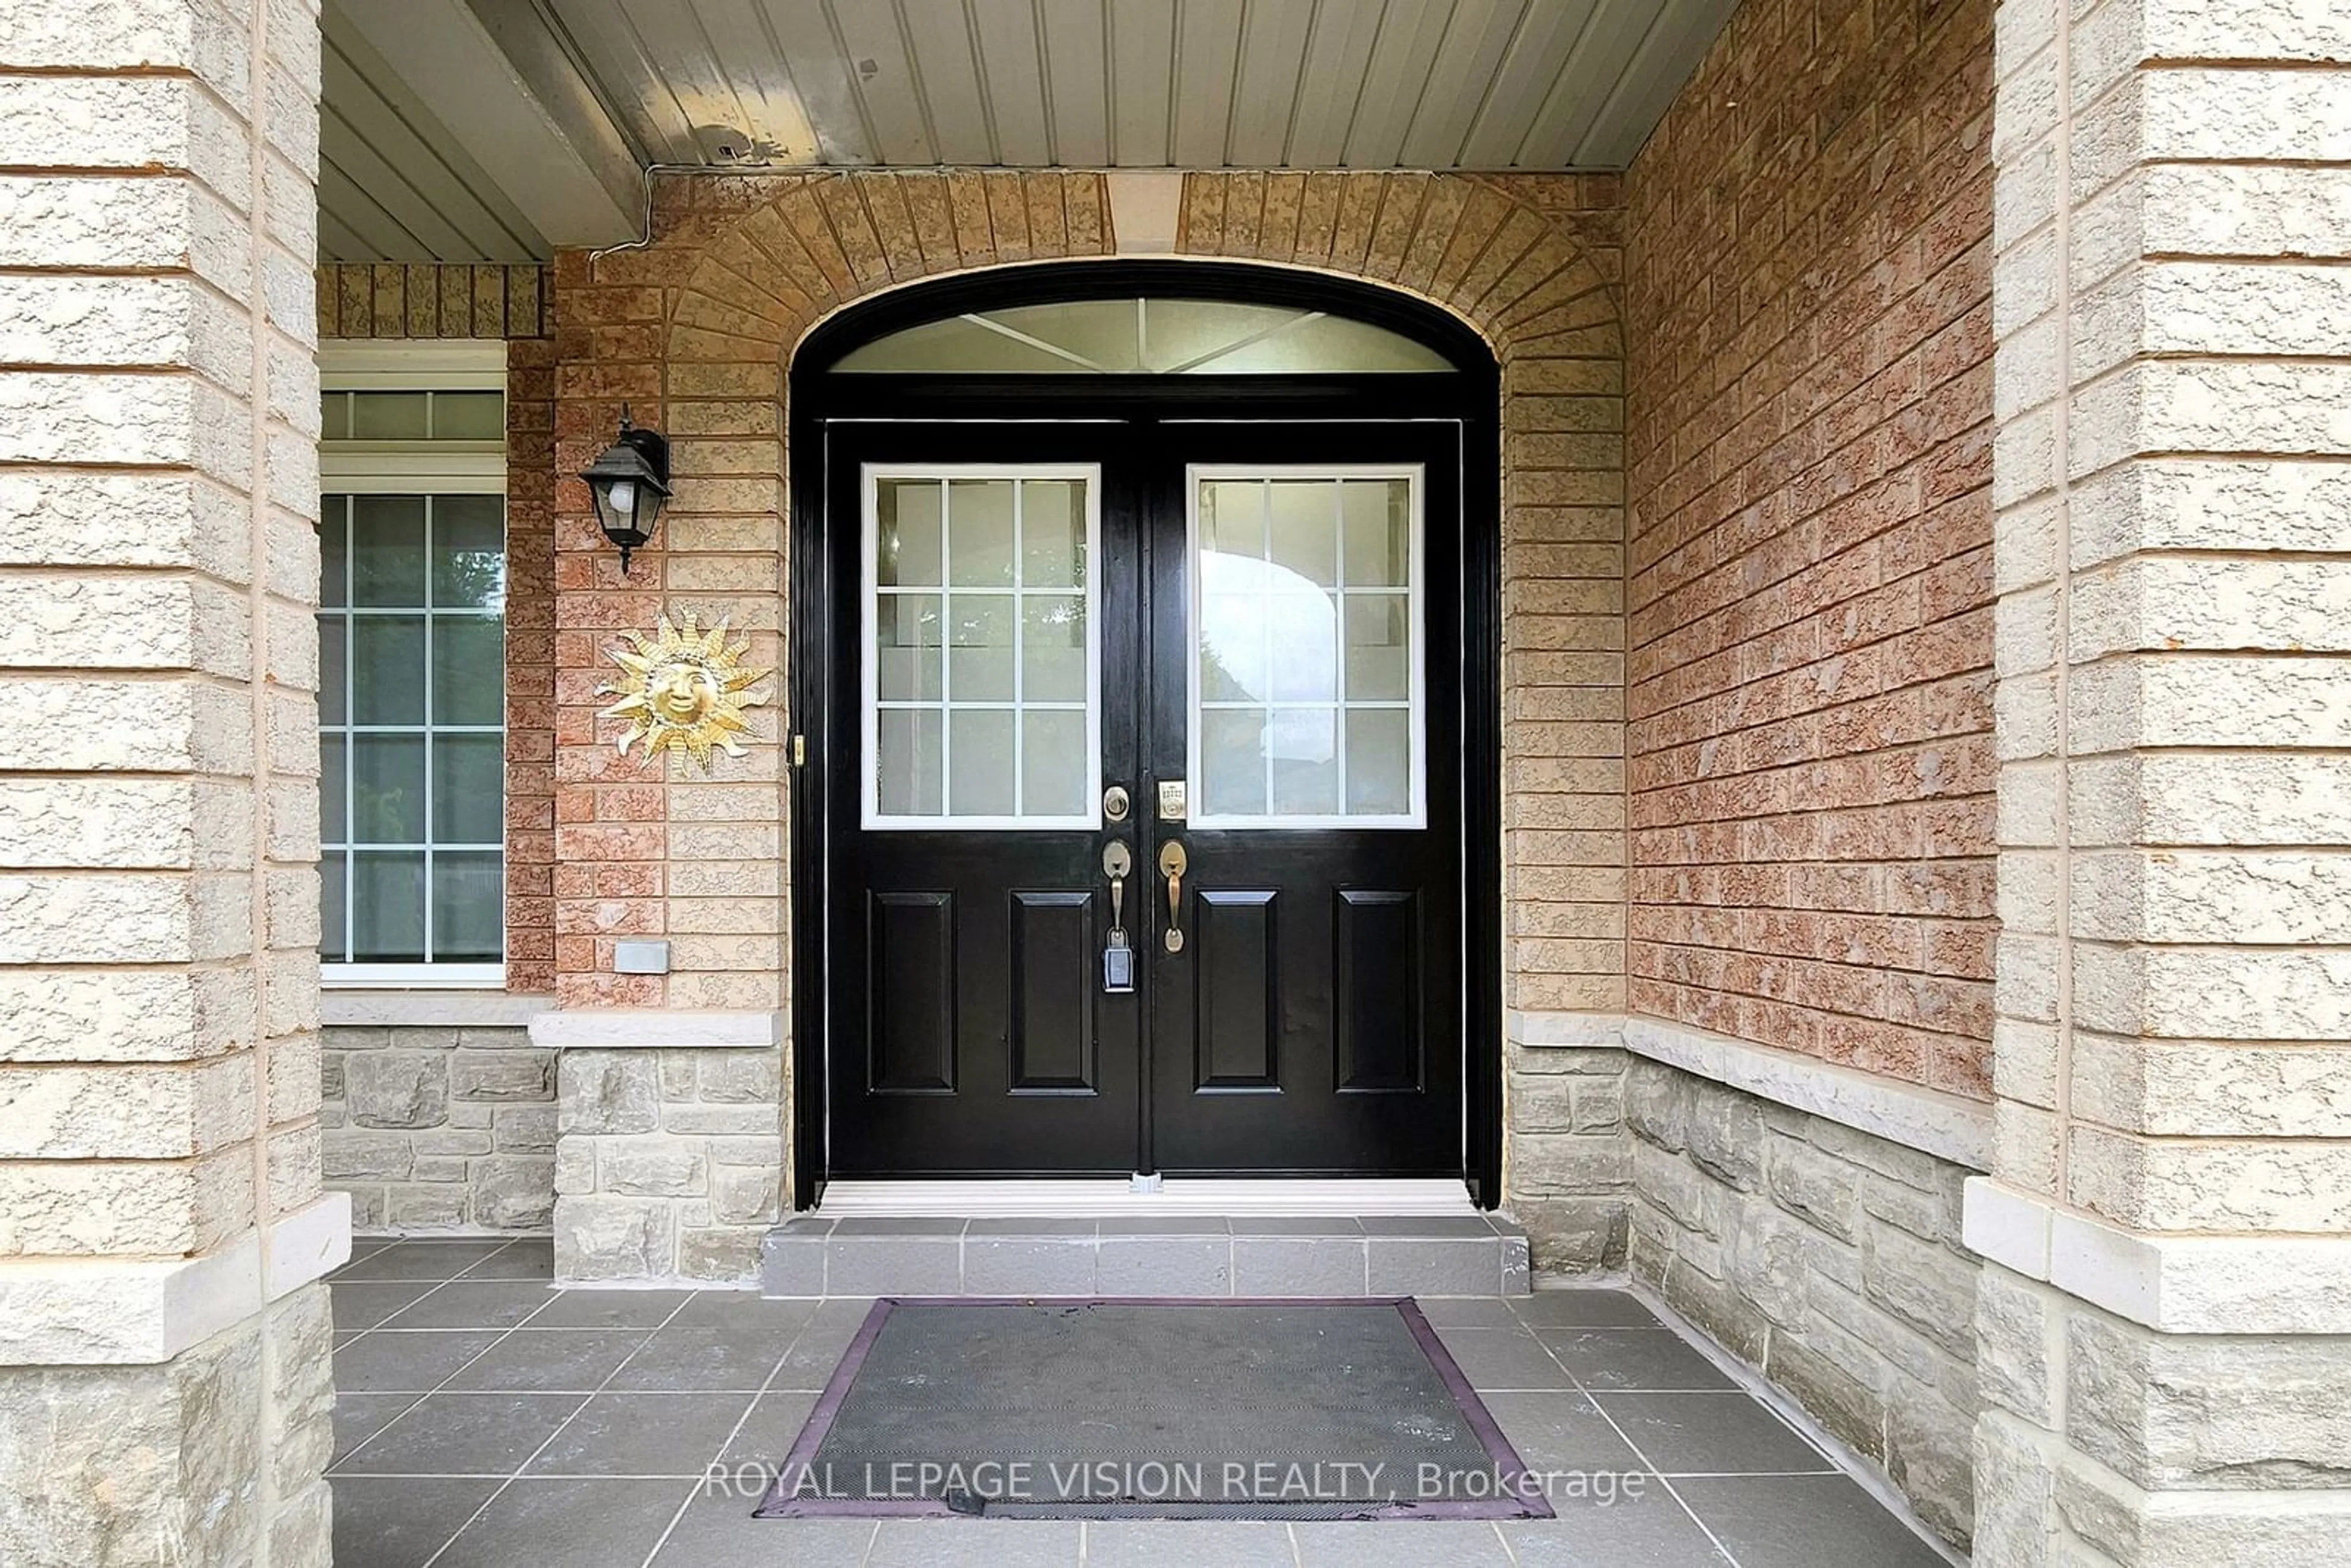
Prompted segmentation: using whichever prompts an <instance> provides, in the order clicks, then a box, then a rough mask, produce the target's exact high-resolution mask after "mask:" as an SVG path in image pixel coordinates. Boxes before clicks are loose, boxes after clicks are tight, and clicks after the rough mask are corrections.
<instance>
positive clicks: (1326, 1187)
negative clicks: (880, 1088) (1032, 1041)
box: [817, 1176, 1479, 1219]
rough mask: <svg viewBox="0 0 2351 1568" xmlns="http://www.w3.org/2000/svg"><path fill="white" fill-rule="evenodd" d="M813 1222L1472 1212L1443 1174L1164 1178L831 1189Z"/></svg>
mask: <svg viewBox="0 0 2351 1568" xmlns="http://www.w3.org/2000/svg"><path fill="white" fill-rule="evenodd" d="M817 1212H818V1213H820V1214H826V1215H833V1216H841V1215H852V1214H855V1215H961V1216H964V1217H966V1218H976V1219H977V1218H996V1217H999V1216H1011V1217H1024V1216H1052V1217H1057V1218H1071V1219H1084V1218H1113V1219H1114V1218H1123V1217H1134V1216H1140V1215H1163V1216H1175V1215H1198V1216H1202V1217H1215V1216H1232V1215H1259V1214H1343V1215H1353V1216H1357V1217H1361V1216H1363V1215H1367V1214H1476V1213H1478V1212H1479V1209H1478V1207H1477V1206H1476V1205H1474V1204H1472V1203H1471V1202H1470V1201H1469V1189H1468V1186H1465V1185H1463V1183H1462V1182H1461V1181H1460V1180H1459V1179H1458V1178H1456V1177H1451V1176H1435V1177H1429V1178H1426V1179H1409V1180H1395V1181H1383V1180H1379V1179H1376V1178H1344V1177H1342V1178H1332V1179H1327V1180H1325V1179H1319V1178H1311V1177H1277V1178H1272V1179H1269V1180H1264V1181H1249V1180H1235V1179H1211V1178H1206V1177H1201V1176H1169V1177H1167V1178H1166V1179H1165V1181H1164V1182H1163V1183H1162V1184H1161V1186H1160V1188H1159V1190H1158V1191H1156V1192H1148V1191H1137V1190H1135V1184H1134V1183H1133V1182H1132V1181H1130V1180H1129V1179H1128V1178H1127V1177H1124V1176H1107V1177H1100V1178H1089V1179H1084V1180H1076V1181H1050V1180H1049V1181H831V1182H828V1183H826V1184H825V1188H824V1197H823V1198H822V1200H821V1201H820V1202H819V1204H818V1205H817Z"/></svg>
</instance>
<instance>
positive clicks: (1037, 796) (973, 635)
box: [860, 464, 1102, 831]
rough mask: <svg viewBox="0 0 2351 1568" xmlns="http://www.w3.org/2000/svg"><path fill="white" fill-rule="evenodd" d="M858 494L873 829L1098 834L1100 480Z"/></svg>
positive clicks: (890, 473)
mask: <svg viewBox="0 0 2351 1568" xmlns="http://www.w3.org/2000/svg"><path fill="white" fill-rule="evenodd" d="M1101 477H1102V471H1101V469H1100V468H1099V467H1097V466H1095V465H1091V464H1060V465H1054V464H944V465H940V464H934V465H876V464H867V465H864V466H863V469H862V496H863V501H862V512H863V526H862V528H861V530H860V531H861V533H862V536H863V549H862V556H863V563H862V577H861V593H860V598H861V599H862V603H863V614H862V627H861V629H860V646H861V648H862V658H861V661H860V663H861V664H862V676H861V678H862V714H863V719H864V736H863V760H864V772H863V777H864V779H865V787H864V789H862V791H861V794H862V801H863V805H862V823H863V825H864V826H865V827H867V828H875V829H883V830H890V829H899V830H914V829H936V828H947V827H952V828H957V829H1000V830H1006V831H1038V830H1044V829H1071V828H1077V829H1092V828H1096V827H1099V826H1100V825H1101V820H1102V720H1101V710H1102V700H1101V699H1102V658H1101V644H1102V634H1101V626H1100V621H1101V616H1100V614H1099V604H1098V595H1097V590H1096V583H1095V579H1096V576H1097V573H1096V572H1095V570H1094V562H1095V560H1096V559H1097V549H1098V546H1099V544H1100V540H1101V534H1102V483H1101Z"/></svg>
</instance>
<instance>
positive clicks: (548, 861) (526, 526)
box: [507, 338, 555, 992]
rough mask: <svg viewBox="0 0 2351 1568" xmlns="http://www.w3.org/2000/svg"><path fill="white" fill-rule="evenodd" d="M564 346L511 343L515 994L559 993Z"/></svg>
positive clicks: (510, 969) (510, 802) (511, 964)
mask: <svg viewBox="0 0 2351 1568" xmlns="http://www.w3.org/2000/svg"><path fill="white" fill-rule="evenodd" d="M554 879H555V340H553V339H551V338H516V339H512V340H509V341H508V342H507V989H508V990H510V991H529V992H548V991H552V990H554V989H555V880H554Z"/></svg>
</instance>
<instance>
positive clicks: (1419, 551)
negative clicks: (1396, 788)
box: [1185, 463, 1428, 830]
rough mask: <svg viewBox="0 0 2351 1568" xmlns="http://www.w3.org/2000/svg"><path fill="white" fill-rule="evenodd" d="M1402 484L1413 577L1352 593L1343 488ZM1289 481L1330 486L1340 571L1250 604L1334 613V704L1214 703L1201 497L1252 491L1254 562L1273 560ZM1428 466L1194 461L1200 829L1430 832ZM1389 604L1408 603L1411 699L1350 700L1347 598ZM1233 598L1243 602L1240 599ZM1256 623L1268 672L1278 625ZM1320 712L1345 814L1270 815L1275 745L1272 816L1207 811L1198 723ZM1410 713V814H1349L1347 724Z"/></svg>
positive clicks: (1194, 777)
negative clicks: (1353, 716)
mask: <svg viewBox="0 0 2351 1568" xmlns="http://www.w3.org/2000/svg"><path fill="white" fill-rule="evenodd" d="M1398 479H1401V480H1403V481H1405V486H1406V497H1407V507H1406V515H1405V528H1406V540H1407V548H1406V552H1405V573H1406V580H1405V585H1404V586H1403V587H1402V588H1398V587H1396V586H1395V585H1393V584H1383V585H1364V586H1360V587H1358V586H1354V585H1352V584H1350V583H1349V582H1348V580H1347V566H1346V549H1347V541H1346V522H1345V492H1344V490H1343V489H1342V488H1340V487H1339V486H1342V485H1343V484H1344V483H1346V482H1347V481H1351V480H1359V481H1366V482H1380V481H1391V482H1392V481H1395V480H1398ZM1284 480H1309V481H1313V480H1322V481H1331V482H1332V506H1333V507H1337V508H1338V509H1339V510H1338V517H1337V519H1336V525H1335V527H1334V528H1333V530H1332V532H1333V540H1332V548H1333V551H1334V570H1333V572H1332V582H1331V584H1330V585H1329V587H1328V588H1327V589H1322V588H1318V591H1317V592H1316V593H1314V594H1308V593H1304V592H1284V591H1272V590H1265V589H1260V590H1258V591H1255V592H1254V593H1253V594H1251V595H1250V597H1253V598H1255V599H1256V600H1257V601H1259V603H1260V604H1261V605H1270V604H1271V603H1273V602H1275V601H1278V600H1281V599H1296V600H1301V601H1305V600H1310V599H1315V598H1320V599H1322V600H1323V601H1326V602H1328V603H1329V604H1330V605H1331V607H1332V627H1333V633H1334V671H1333V678H1334V688H1333V689H1334V693H1335V700H1332V701H1329V702H1322V701H1303V700H1282V701H1275V700H1272V699H1268V700H1265V701H1245V700H1240V699H1231V698H1224V699H1211V698H1205V697H1203V696H1202V695H1201V686H1202V681H1201V664H1202V660H1203V655H1204V653H1205V652H1206V650H1207V638H1206V635H1205V625H1204V609H1205V605H1204V601H1205V598H1206V591H1205V587H1204V584H1203V582H1202V580H1201V573H1202V563H1203V559H1204V558H1205V557H1206V555H1207V553H1208V552H1207V550H1206V549H1204V548H1203V543H1202V538H1201V533H1202V529H1201V516H1200V514H1201V506H1200V500H1201V495H1202V492H1203V490H1204V489H1205V487H1206V486H1207V485H1209V484H1211V483H1217V482H1233V481H1238V482H1242V483H1246V484H1249V485H1251V486H1253V487H1254V488H1255V489H1256V490H1257V492H1258V495H1259V508H1260V509H1259V514H1258V521H1259V541H1260V550H1261V553H1260V554H1259V556H1257V557H1256V558H1254V559H1259V560H1262V561H1265V562H1266V563H1267V564H1269V565H1270V564H1272V563H1273V533H1272V505H1273V486H1275V485H1276V484H1278V483H1280V482H1282V481H1284ZM1425 508H1426V468H1425V466H1424V465H1420V464H1397V465H1380V464H1363V465H1347V464H1340V465H1280V464H1265V465H1238V464H1197V463H1196V464H1192V465H1188V466H1187V468H1186V486H1185V513H1186V569H1185V576H1186V617H1187V619H1186V630H1187V634H1188V638H1189V644H1190V645H1189V646H1188V647H1187V649H1186V664H1185V685H1186V695H1187V698H1188V703H1189V707H1190V710H1191V716H1190V720H1189V722H1188V723H1187V725H1186V738H1185V747H1186V758H1185V771H1186V777H1187V778H1189V779H1191V781H1192V784H1193V788H1194V790H1195V793H1196V796H1197V800H1196V803H1195V810H1194V811H1193V813H1192V817H1191V823H1192V826H1193V827H1195V828H1198V829H1213V830H1226V829H1259V830H1279V829H1285V828H1287V829H1307V828H1364V829H1413V828H1423V827H1426V825H1427V816H1428V802H1427V774H1428V757H1427V719H1426V685H1425V682H1426V667H1427V653H1426V635H1425V630H1424V622H1425V615H1424V603H1425V600H1424V595H1425V592H1426V546H1425V533H1426V528H1425ZM1374 596H1377V597H1383V598H1386V599H1391V600H1393V599H1395V598H1398V597H1403V598H1404V599H1405V601H1406V603H1407V606H1408V609H1407V613H1406V618H1405V635H1406V638H1407V639H1408V647H1407V652H1408V657H1407V660H1406V664H1405V677H1406V686H1405V691H1406V695H1405V697H1403V698H1401V699H1397V698H1366V699H1355V700H1351V699H1349V697H1348V695H1347V679H1348V677H1347V644H1346V601H1347V600H1348V599H1349V598H1367V597H1374ZM1232 597H1238V595H1234V596H1232ZM1273 629H1274V618H1273V617H1272V616H1271V615H1270V614H1260V616H1259V632H1260V636H1261V639H1262V645H1261V648H1260V653H1259V656H1260V658H1261V659H1262V661H1263V667H1264V668H1265V669H1267V670H1268V671H1270V670H1271V669H1272V668H1273V654H1272V642H1273ZM1285 711H1289V712H1319V713H1327V714H1330V715H1331V716H1332V752H1333V758H1334V762H1335V767H1334V774H1335V781H1334V785H1333V793H1334V796H1335V799H1336V800H1337V803H1338V806H1339V810H1337V811H1335V812H1329V813H1311V814H1310V813H1300V814H1296V815H1290V814H1284V813H1277V812H1275V811H1274V810H1273V809H1272V808H1273V803H1274V800H1275V798H1276V796H1275V789H1274V772H1275V769H1274V757H1273V753H1272V751H1271V749H1270V747H1269V748H1268V750H1267V752H1266V755H1265V758H1264V776H1263V782H1264V788H1265V796H1264V799H1265V804H1266V810H1264V811H1262V812H1255V813H1242V812H1215V811H1210V810H1203V809H1201V808H1205V807H1206V806H1207V805H1208V804H1209V795H1208V790H1207V774H1206V771H1205V757H1206V748H1205V746H1204V733H1203V730H1204V727H1203V725H1202V722H1201V716H1202V715H1204V714H1207V713H1215V712H1248V713H1262V714H1265V715H1266V716H1267V717H1268V720H1269V724H1268V727H1269V728H1270V721H1271V718H1272V716H1274V715H1276V714H1278V713H1281V712H1285ZM1356 711H1361V712H1398V711H1401V712H1404V713H1405V714H1406V715H1407V718H1406V720H1405V737H1406V742H1407V745H1408V747H1409V748H1410V749H1409V752H1408V755H1407V757H1406V759H1405V790H1406V800H1407V802H1408V810H1405V811H1403V812H1381V813H1368V812H1367V813H1363V814H1350V813H1349V812H1348V811H1347V810H1346V805H1347V735H1348V731H1347V723H1346V716H1347V715H1348V714H1349V713H1350V712H1356Z"/></svg>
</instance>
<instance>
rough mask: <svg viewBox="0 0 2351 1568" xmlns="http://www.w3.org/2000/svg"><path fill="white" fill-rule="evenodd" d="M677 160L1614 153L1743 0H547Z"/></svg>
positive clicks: (633, 117)
mask: <svg viewBox="0 0 2351 1568" xmlns="http://www.w3.org/2000/svg"><path fill="white" fill-rule="evenodd" d="M542 4H543V5H544V7H545V9H546V10H547V12H549V14H550V15H551V16H552V17H553V18H554V20H555V21H556V22H558V23H559V25H560V26H562V27H563V28H564V29H565V30H566V31H567V32H568V33H569V35H570V37H571V39H572V41H573V42H574V43H575V44H576V45H577V47H578V48H579V50H580V57H581V58H582V59H583V61H584V62H585V63H586V65H587V66H588V68H589V69H590V72H591V73H592V74H593V75H594V77H595V78H596V80H597V82H598V83H599V85H600V86H601V88H602V89H604V93H605V95H606V98H607V100H608V101H609V102H610V103H611V106H612V107H613V109H614V110H615V111H616V112H617V113H618V114H619V115H620V116H621V118H622V120H623V121H624V122H625V127H626V130H627V131H628V133H629V135H630V136H631V137H632V139H633V140H634V141H637V142H638V143H639V144H640V145H641V146H642V147H643V150H644V151H645V152H648V153H649V154H651V155H652V157H653V159H654V160H655V161H656V162H664V163H709V162H728V161H729V160H728V159H727V158H726V156H725V154H724V153H723V152H720V151H719V149H720V148H721V147H722V146H726V145H734V146H743V145H745V144H746V143H747V150H748V151H749V152H750V153H751V161H753V162H782V163H828V164H901V165H919V164H937V163H949V164H1001V165H1013V166H1020V167H1040V166H1051V165H1057V164H1058V165H1063V166H1069V167H1080V168H1087V167H1099V166H1104V165H1123V166H1128V167H1160V166H1174V167H1182V168H1213V167H1218V166H1232V167H1240V168H1272V167H1289V168H1329V167H1333V166H1341V165H1344V166H1348V167H1358V168H1389V167H1398V166H1401V167H1410V168H1421V169H1565V168H1598V169H1609V168H1621V167H1623V166H1624V164H1625V162H1626V161H1627V160H1629V159H1630V158H1631V157H1632V155H1633V153H1634V152H1635V150H1637V149H1638V148H1639V146H1640V144H1641V142H1642V141H1643V140H1644V139H1646V137H1647V135H1648V133H1649V131H1650V129H1651V128H1652V127H1654V126H1655V125H1656V121H1657V119H1658V117H1659V116H1660V115H1661V114H1663V113H1664V112H1665V108H1666V105H1667V103H1668V102H1669V101H1671V99H1672V97H1673V95H1674V93H1675V91H1676V90H1677V89H1678V88H1679V87H1680V86H1681V84H1682V82H1683V81H1684V80H1686V79H1687V78H1688V76H1689V73H1690V71H1691V69H1692V68H1694V67H1695V66H1696V65H1697V64H1698V57H1699V56H1700V55H1701V54H1703V53H1704V51H1705V48H1706V46H1707V44H1708V42H1709V41H1710V40H1711V39H1712V38H1713V37H1714V35H1715V32H1716V31H1717V29H1718V28H1719V26H1720V25H1721V23H1722V20H1723V18H1724V16H1727V15H1728V14H1729V10H1730V9H1731V5H1730V3H1729V0H542Z"/></svg>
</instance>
